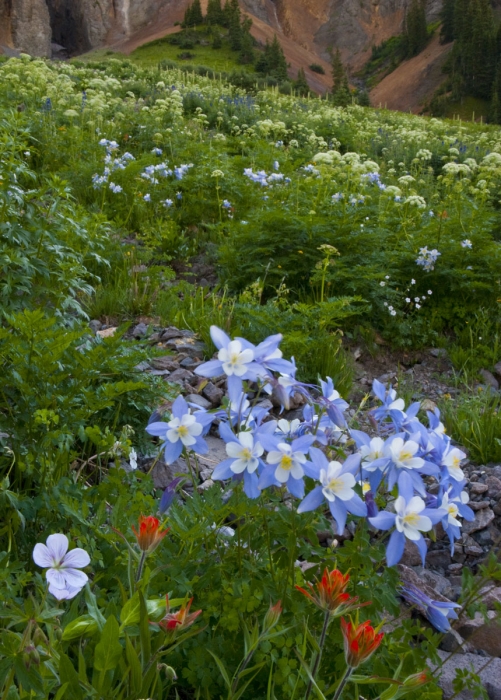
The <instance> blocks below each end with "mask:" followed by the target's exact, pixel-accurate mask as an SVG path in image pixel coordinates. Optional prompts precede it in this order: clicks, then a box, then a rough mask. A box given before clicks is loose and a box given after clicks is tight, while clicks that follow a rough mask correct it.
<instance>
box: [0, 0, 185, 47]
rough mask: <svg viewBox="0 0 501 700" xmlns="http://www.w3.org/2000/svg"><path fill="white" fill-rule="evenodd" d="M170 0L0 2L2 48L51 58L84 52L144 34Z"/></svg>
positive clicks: (32, 0)
mask: <svg viewBox="0 0 501 700" xmlns="http://www.w3.org/2000/svg"><path fill="white" fill-rule="evenodd" d="M170 4H176V3H175V2H174V1H173V0H167V1H165V0H0V44H3V45H4V46H9V47H15V48H17V49H20V50H22V51H26V52H27V53H30V54H31V55H33V56H50V53H51V47H50V45H51V42H56V43H57V44H60V45H62V46H64V47H65V48H66V49H67V50H68V52H69V53H70V54H78V53H83V52H84V51H88V50H89V49H91V48H94V47H97V46H103V45H104V44H106V43H108V42H109V41H113V40H114V41H116V40H117V39H119V38H121V37H127V36H129V35H130V34H132V33H134V32H136V31H138V30H139V29H142V28H143V27H145V26H146V25H148V24H149V23H151V22H153V21H154V20H155V17H156V16H157V14H158V13H159V12H160V11H161V10H164V9H165V6H168V5H170Z"/></svg>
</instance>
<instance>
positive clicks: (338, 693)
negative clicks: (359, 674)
mask: <svg viewBox="0 0 501 700" xmlns="http://www.w3.org/2000/svg"><path fill="white" fill-rule="evenodd" d="M352 673H353V669H352V667H351V666H348V668H347V669H346V672H345V674H344V676H343V677H342V678H341V683H340V684H339V685H338V687H337V690H336V692H335V693H334V697H333V698H332V700H339V698H340V697H341V693H342V692H343V689H344V686H345V685H346V683H347V682H348V681H349V679H350V676H351V674H352Z"/></svg>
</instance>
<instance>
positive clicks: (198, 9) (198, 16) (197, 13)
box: [191, 0, 204, 25]
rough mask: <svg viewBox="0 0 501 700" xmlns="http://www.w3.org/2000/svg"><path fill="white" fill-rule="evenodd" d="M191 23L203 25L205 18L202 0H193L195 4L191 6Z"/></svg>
mask: <svg viewBox="0 0 501 700" xmlns="http://www.w3.org/2000/svg"><path fill="white" fill-rule="evenodd" d="M191 21H192V23H193V25H197V24H203V21H204V16H203V14H202V6H201V5H200V0H193V4H192V6H191Z"/></svg>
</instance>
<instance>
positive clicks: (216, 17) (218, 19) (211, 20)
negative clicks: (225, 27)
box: [205, 0, 223, 26]
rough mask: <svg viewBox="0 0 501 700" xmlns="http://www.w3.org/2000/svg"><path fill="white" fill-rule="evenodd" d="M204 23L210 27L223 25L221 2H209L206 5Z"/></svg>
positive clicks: (213, 0)
mask: <svg viewBox="0 0 501 700" xmlns="http://www.w3.org/2000/svg"><path fill="white" fill-rule="evenodd" d="M205 21H206V22H207V24H209V25H212V26H213V25H215V24H219V25H222V24H223V8H222V7H221V0H209V2H208V4H207V14H206V16H205Z"/></svg>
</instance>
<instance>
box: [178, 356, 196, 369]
mask: <svg viewBox="0 0 501 700" xmlns="http://www.w3.org/2000/svg"><path fill="white" fill-rule="evenodd" d="M199 364H200V362H197V361H196V360H194V359H193V358H192V357H185V358H184V360H181V362H180V363H179V365H180V366H181V367H184V369H192V368H194V367H198V365H199Z"/></svg>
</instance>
